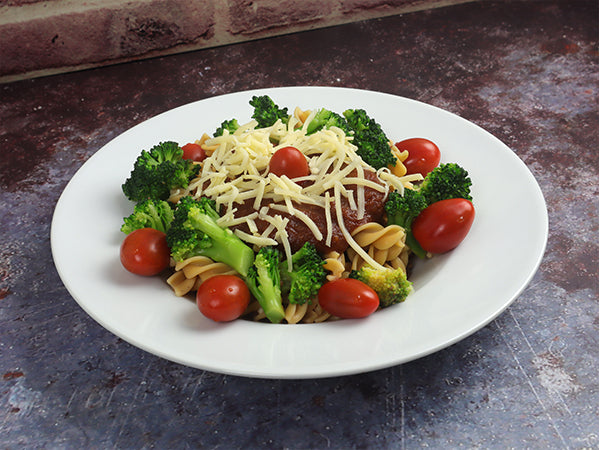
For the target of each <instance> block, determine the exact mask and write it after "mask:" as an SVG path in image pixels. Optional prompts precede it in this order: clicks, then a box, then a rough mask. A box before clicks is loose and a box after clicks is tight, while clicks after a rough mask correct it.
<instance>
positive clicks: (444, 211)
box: [412, 198, 475, 253]
mask: <svg viewBox="0 0 600 450" xmlns="http://www.w3.org/2000/svg"><path fill="white" fill-rule="evenodd" d="M474 219H475V208H474V207H473V203H471V202H470V201H469V200H465V199H464V198H451V199H449V200H441V201H439V202H435V203H432V204H431V205H429V206H428V207H427V208H425V209H424V210H423V211H421V214H419V215H418V216H417V217H416V218H415V220H414V221H413V223H412V233H413V235H414V237H415V239H416V240H417V241H418V242H419V244H421V247H423V249H424V250H425V251H428V252H430V253H445V252H447V251H450V250H452V249H453V248H455V247H457V246H458V244H460V243H461V242H462V241H463V239H464V238H465V237H466V236H467V234H468V233H469V230H470V229H471V225H472V224H473V220H474Z"/></svg>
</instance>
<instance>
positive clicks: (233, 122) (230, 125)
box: [213, 119, 240, 137]
mask: <svg viewBox="0 0 600 450" xmlns="http://www.w3.org/2000/svg"><path fill="white" fill-rule="evenodd" d="M239 127H240V124H239V123H238V121H237V119H230V120H225V121H223V122H222V123H221V126H220V127H219V128H217V129H216V130H215V132H214V134H213V136H214V137H217V136H223V132H224V131H225V130H227V131H229V134H233V133H235V130H237V129H238V128H239Z"/></svg>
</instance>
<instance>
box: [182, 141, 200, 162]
mask: <svg viewBox="0 0 600 450" xmlns="http://www.w3.org/2000/svg"><path fill="white" fill-rule="evenodd" d="M181 148H182V150H183V159H191V160H192V161H197V162H201V161H204V158H206V152H205V151H204V149H203V148H202V147H201V146H200V144H196V143H190V144H185V145H184V146H183V147H181Z"/></svg>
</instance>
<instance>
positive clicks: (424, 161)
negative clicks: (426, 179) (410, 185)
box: [396, 138, 441, 176]
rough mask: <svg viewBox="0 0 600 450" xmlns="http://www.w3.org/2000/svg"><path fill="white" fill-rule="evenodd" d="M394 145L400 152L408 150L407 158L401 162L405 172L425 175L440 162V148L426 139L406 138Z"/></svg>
mask: <svg viewBox="0 0 600 450" xmlns="http://www.w3.org/2000/svg"><path fill="white" fill-rule="evenodd" d="M396 147H397V148H398V150H400V151H401V152H402V151H404V150H408V158H406V160H405V161H404V162H403V164H404V166H405V167H406V173H420V174H421V175H423V176H425V175H427V174H428V173H429V172H431V171H432V170H433V169H435V168H436V167H437V166H438V165H439V164H440V159H441V154H440V149H439V148H438V146H437V145H435V144H434V143H433V142H431V141H430V140H428V139H423V138H411V139H406V140H404V141H400V142H398V143H396Z"/></svg>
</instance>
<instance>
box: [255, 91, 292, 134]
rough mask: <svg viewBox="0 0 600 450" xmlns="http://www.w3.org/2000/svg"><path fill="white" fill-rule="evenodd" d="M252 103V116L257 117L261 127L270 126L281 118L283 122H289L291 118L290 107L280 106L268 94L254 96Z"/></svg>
mask: <svg viewBox="0 0 600 450" xmlns="http://www.w3.org/2000/svg"><path fill="white" fill-rule="evenodd" d="M250 105H251V106H254V113H253V114H252V118H253V119H256V121H257V122H258V127H259V128H266V127H270V126H271V125H273V124H275V122H277V120H278V119H281V121H282V122H283V123H288V121H289V119H290V116H289V115H288V109H287V108H279V106H277V105H276V104H275V102H274V101H273V99H271V97H269V96H268V95H261V96H259V97H257V96H253V97H252V100H250Z"/></svg>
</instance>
